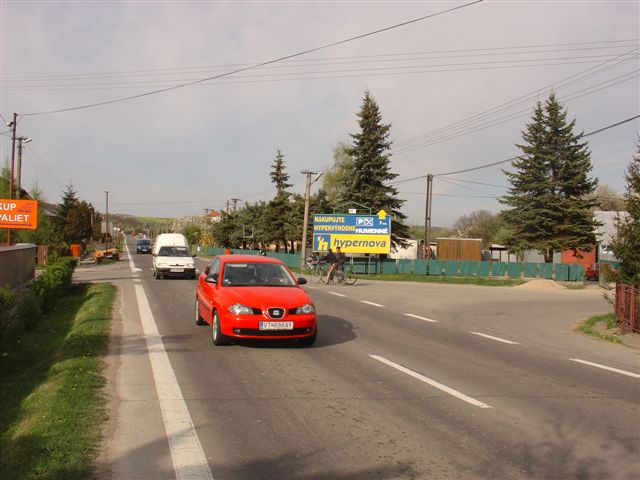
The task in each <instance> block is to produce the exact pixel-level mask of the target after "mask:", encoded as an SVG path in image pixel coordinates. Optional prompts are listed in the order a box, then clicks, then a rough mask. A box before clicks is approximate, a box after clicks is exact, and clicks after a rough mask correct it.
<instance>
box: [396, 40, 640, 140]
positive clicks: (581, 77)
mask: <svg viewBox="0 0 640 480" xmlns="http://www.w3.org/2000/svg"><path fill="white" fill-rule="evenodd" d="M638 50H639V49H638V47H636V48H634V49H632V50H629V51H627V52H624V53H622V54H620V55H618V56H617V57H615V58H613V59H611V60H608V61H605V62H603V63H601V64H599V65H595V66H593V67H590V68H588V69H586V70H583V71H581V72H578V73H576V74H574V75H571V76H569V77H566V78H564V79H562V80H559V81H556V82H553V83H551V84H548V85H546V86H544V87H542V88H540V89H538V90H535V91H533V92H531V93H528V94H525V95H522V96H520V97H517V98H515V99H513V100H510V101H508V102H505V103H503V104H500V105H498V106H496V107H493V108H490V109H488V110H485V111H483V112H480V113H478V114H475V115H472V116H470V117H467V118H466V119H463V120H460V121H457V122H454V123H451V124H449V125H445V126H444V127H440V128H438V129H436V130H432V131H430V132H427V133H424V134H421V135H418V136H416V137H412V138H409V139H407V140H402V141H400V142H396V146H397V147H399V148H402V147H409V145H408V144H411V143H415V142H421V141H424V140H426V139H427V138H429V137H433V136H439V135H441V132H443V131H448V132H449V131H450V130H451V128H452V127H455V128H454V129H460V128H462V127H463V126H465V125H467V124H470V123H474V122H476V121H478V120H480V119H482V118H485V117H488V116H493V115H496V114H498V113H500V112H503V111H505V110H510V109H512V108H514V107H516V106H518V105H522V104H525V103H529V102H531V101H532V100H534V99H535V98H536V97H537V96H538V95H540V93H542V92H544V91H546V90H547V89H549V88H553V89H554V90H555V91H560V90H562V89H564V88H567V87H569V86H571V85H574V84H576V83H579V82H582V81H585V80H587V79H589V78H591V77H593V76H596V75H598V74H600V73H603V72H605V71H607V70H610V69H612V68H615V67H617V66H620V65H622V64H623V63H626V62H628V61H629V60H630V58H624V57H626V56H628V55H629V54H632V53H634V52H637V51H638ZM465 128H466V127H465Z"/></svg>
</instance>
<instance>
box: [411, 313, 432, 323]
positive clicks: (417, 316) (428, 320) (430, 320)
mask: <svg viewBox="0 0 640 480" xmlns="http://www.w3.org/2000/svg"><path fill="white" fill-rule="evenodd" d="M403 315H406V316H407V317H411V318H417V319H418V320H424V321H425V322H433V323H438V320H434V319H432V318H427V317H421V316H420V315H414V314H413V313H403Z"/></svg>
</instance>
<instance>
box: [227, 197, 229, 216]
mask: <svg viewBox="0 0 640 480" xmlns="http://www.w3.org/2000/svg"><path fill="white" fill-rule="evenodd" d="M226 211H227V214H229V200H227V208H226Z"/></svg>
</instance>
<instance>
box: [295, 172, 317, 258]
mask: <svg viewBox="0 0 640 480" xmlns="http://www.w3.org/2000/svg"><path fill="white" fill-rule="evenodd" d="M300 173H302V174H303V175H306V176H307V184H306V188H305V190H304V223H303V224H302V255H300V268H301V269H302V267H303V266H304V261H305V259H306V258H307V228H308V225H309V199H310V196H311V183H312V182H311V175H317V174H318V172H311V171H309V170H303V171H302V172H300ZM320 175H322V174H320ZM319 178H320V176H317V177H316V179H315V180H314V182H315V181H316V180H318V179H319Z"/></svg>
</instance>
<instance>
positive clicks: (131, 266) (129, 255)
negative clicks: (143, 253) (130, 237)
mask: <svg viewBox="0 0 640 480" xmlns="http://www.w3.org/2000/svg"><path fill="white" fill-rule="evenodd" d="M124 249H125V250H126V252H127V257H129V268H130V269H131V271H132V272H136V271H138V272H141V271H142V269H141V268H136V265H135V264H134V263H133V257H132V256H131V253H129V247H128V246H127V242H124Z"/></svg>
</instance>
